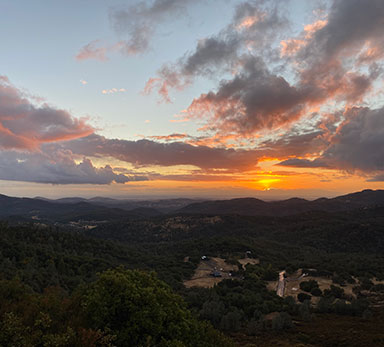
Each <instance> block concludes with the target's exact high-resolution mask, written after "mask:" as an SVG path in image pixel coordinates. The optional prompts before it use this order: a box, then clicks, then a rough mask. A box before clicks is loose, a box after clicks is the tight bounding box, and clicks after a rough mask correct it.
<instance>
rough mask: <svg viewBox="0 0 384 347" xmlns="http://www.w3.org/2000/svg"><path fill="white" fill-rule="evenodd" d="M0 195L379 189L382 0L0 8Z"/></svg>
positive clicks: (21, 0)
mask: <svg viewBox="0 0 384 347" xmlns="http://www.w3.org/2000/svg"><path fill="white" fill-rule="evenodd" d="M0 32H1V36H0V38H1V54H0V68H1V70H0V194H6V195H11V196H30V197H34V196H46V197H63V196H83V197H92V196H111V197H120V198H121V197H126V198H130V197H131V198H152V197H211V198H230V197H241V196H254V197H259V198H262V199H279V198H287V197H292V196H300V197H304V198H316V197H320V196H336V195H340V194H343V193H349V192H353V191H359V190H362V189H382V188H384V1H383V0H334V1H320V0H313V1H308V0H257V1H237V0H148V1H147V0H125V1H123V0H65V1H62V0H61V1H59V0H52V1H47V0H33V1H31V0H0Z"/></svg>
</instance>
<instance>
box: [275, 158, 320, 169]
mask: <svg viewBox="0 0 384 347" xmlns="http://www.w3.org/2000/svg"><path fill="white" fill-rule="evenodd" d="M278 165H282V166H289V167H306V168H311V167H313V168H324V167H327V164H326V163H324V162H321V160H308V159H299V158H293V159H287V160H284V161H282V162H281V163H279V164H278Z"/></svg>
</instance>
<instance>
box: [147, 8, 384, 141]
mask: <svg viewBox="0 0 384 347" xmlns="http://www.w3.org/2000/svg"><path fill="white" fill-rule="evenodd" d="M365 4H366V2H364V1H362V0H351V1H349V0H339V1H334V2H333V3H332V6H331V7H330V9H329V13H328V14H327V15H326V16H324V15H323V16H322V17H317V18H315V20H314V21H313V22H312V23H310V24H307V25H305V26H304V28H303V31H302V33H301V34H299V35H298V36H296V37H289V38H287V33H289V30H287V29H288V20H287V18H286V17H285V16H284V8H283V7H282V5H281V2H277V1H247V2H243V3H241V4H239V5H237V6H236V11H235V15H234V17H233V20H232V22H231V23H230V24H229V25H227V26H226V27H225V28H224V29H223V30H222V31H220V32H219V33H218V34H217V35H213V36H211V37H208V38H205V39H202V40H200V41H199V42H198V44H197V46H196V48H195V50H194V51H192V52H187V53H186V54H185V55H184V56H183V57H182V58H180V59H178V60H177V61H176V62H175V63H173V64H165V65H163V66H162V67H161V69H160V70H159V71H158V75H157V76H156V77H152V78H151V79H149V81H148V83H147V85H146V87H145V92H146V93H150V92H151V91H153V90H157V91H158V93H159V94H160V96H161V98H162V99H163V100H165V101H167V102H170V101H171V97H170V91H172V90H182V89H183V88H185V87H186V86H188V85H189V84H191V83H193V81H194V79H195V78H196V77H197V76H204V77H206V78H211V79H213V80H214V81H215V80H217V79H219V80H220V82H219V83H218V84H217V86H216V88H214V89H212V90H211V91H209V92H206V93H204V94H201V95H200V96H198V97H196V98H195V99H194V100H193V101H192V103H191V104H190V106H189V107H188V108H187V118H188V119H198V120H202V119H203V120H205V121H206V124H205V126H203V127H202V128H201V129H202V130H204V131H211V132H215V133H217V134H218V133H220V134H223V133H224V134H228V133H233V132H236V133H238V134H239V135H240V136H249V135H250V134H255V133H257V132H260V131H265V130H267V131H268V130H275V129H276V128H281V127H285V128H287V127H289V126H290V125H291V124H292V123H294V122H296V121H298V120H300V119H302V118H303V117H305V116H307V115H308V114H309V113H310V112H313V110H315V111H316V112H317V111H319V110H320V109H321V108H325V107H328V105H334V104H337V105H339V107H340V105H343V106H344V107H351V106H354V105H363V104H364V102H365V98H366V96H367V95H370V93H372V92H373V91H374V86H375V82H376V81H377V80H378V79H379V78H380V77H382V71H383V69H382V67H381V64H382V62H380V58H381V57H382V56H384V55H382V53H384V50H383V49H382V48H381V47H382V44H383V43H384V42H383V38H382V34H381V33H382V28H383V20H382V18H384V5H383V3H382V2H381V1H377V0H374V1H372V2H370V3H369V5H368V6H367V7H365ZM360 28H361V30H360ZM282 37H285V38H283V39H282ZM223 76H225V77H223Z"/></svg>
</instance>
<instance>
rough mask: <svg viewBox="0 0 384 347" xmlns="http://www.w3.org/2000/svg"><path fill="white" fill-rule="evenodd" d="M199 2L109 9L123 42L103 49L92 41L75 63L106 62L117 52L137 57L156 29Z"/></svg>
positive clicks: (173, 0)
mask: <svg viewBox="0 0 384 347" xmlns="http://www.w3.org/2000/svg"><path fill="white" fill-rule="evenodd" d="M198 2H199V0H154V1H152V2H150V1H144V0H142V1H136V2H135V3H134V4H130V5H122V6H116V7H113V8H111V10H110V15H109V18H110V22H111V25H112V27H113V28H114V30H115V32H116V33H117V34H118V35H119V36H122V37H125V38H124V39H123V40H120V41H118V42H117V43H115V44H107V45H103V44H102V43H101V41H100V40H94V41H91V42H90V43H88V44H86V45H85V46H84V47H82V48H81V50H80V52H79V53H78V54H77V55H76V59H77V60H87V59H95V60H99V61H106V60H108V55H107V54H108V53H110V52H113V51H119V52H120V53H122V54H124V55H136V54H140V53H143V52H145V51H147V50H148V49H149V48H150V44H151V40H152V38H153V36H154V35H155V32H156V30H157V28H158V26H159V25H160V24H162V23H164V22H166V21H168V20H172V21H174V20H175V18H179V17H180V15H185V14H186V13H187V7H188V6H190V5H194V4H196V3H198Z"/></svg>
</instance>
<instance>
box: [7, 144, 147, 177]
mask: <svg viewBox="0 0 384 347" xmlns="http://www.w3.org/2000/svg"><path fill="white" fill-rule="evenodd" d="M46 149H47V148H46ZM0 179H2V180H9V181H24V182H35V183H50V184H110V183H112V182H116V183H126V182H131V181H143V180H148V178H147V177H145V176H136V175H129V176H128V175H124V174H116V173H115V172H114V171H113V169H112V168H111V166H109V165H106V166H104V167H101V168H96V167H94V166H93V164H92V162H91V161H90V160H89V159H87V158H85V157H84V158H83V159H82V161H81V162H79V163H76V162H75V160H74V157H73V154H72V152H71V151H69V150H62V149H59V150H55V151H49V150H45V151H43V152H35V153H30V152H15V151H2V152H0Z"/></svg>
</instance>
